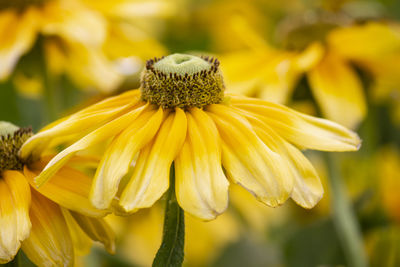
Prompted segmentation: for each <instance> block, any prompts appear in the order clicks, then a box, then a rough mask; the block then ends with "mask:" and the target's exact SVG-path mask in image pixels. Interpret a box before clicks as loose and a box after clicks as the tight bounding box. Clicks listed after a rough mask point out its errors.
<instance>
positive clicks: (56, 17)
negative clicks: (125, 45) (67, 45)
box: [41, 1, 107, 46]
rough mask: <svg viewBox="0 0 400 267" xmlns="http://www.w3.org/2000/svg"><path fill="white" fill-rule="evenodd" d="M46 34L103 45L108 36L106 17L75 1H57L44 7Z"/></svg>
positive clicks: (44, 28)
mask: <svg viewBox="0 0 400 267" xmlns="http://www.w3.org/2000/svg"><path fill="white" fill-rule="evenodd" d="M42 12H43V15H42V16H43V17H42V19H43V26H42V29H41V31H42V33H43V34H44V35H52V36H54V35H58V36H60V37H61V38H63V39H66V40H68V41H72V42H77V43H84V44H87V45H91V46H96V45H101V44H102V43H103V41H104V39H105V36H106V26H107V25H106V21H105V20H104V18H103V17H102V16H101V15H100V14H98V13H96V12H94V11H92V10H90V9H87V8H85V7H84V6H83V5H80V4H79V2H75V1H56V2H53V3H48V4H46V5H45V6H44V8H43V11H42Z"/></svg>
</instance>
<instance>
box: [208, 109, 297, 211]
mask: <svg viewBox="0 0 400 267" xmlns="http://www.w3.org/2000/svg"><path fill="white" fill-rule="evenodd" d="M207 113H208V114H209V115H210V116H211V117H212V119H213V120H214V122H215V124H216V125H217V128H218V131H219V134H220V136H221V142H222V165H223V167H224V168H225V170H226V172H227V175H228V177H230V178H231V179H232V180H233V181H234V182H235V183H238V184H240V185H242V186H243V187H244V188H246V189H247V190H248V191H250V192H251V193H253V194H254V195H255V196H256V197H257V199H259V200H260V201H262V202H264V203H266V204H267V205H269V206H273V207H275V206H277V205H279V204H282V203H284V202H285V201H286V200H287V198H288V197H289V196H290V193H291V191H292V188H293V180H292V177H291V174H290V172H289V171H288V167H287V164H286V163H285V161H284V160H283V159H282V157H281V156H280V155H279V154H278V153H275V152H273V151H272V150H271V149H270V148H269V147H268V146H266V145H265V144H264V143H263V142H262V140H261V139H260V138H259V137H258V136H257V135H256V133H255V132H254V130H253V128H252V126H251V125H250V123H249V122H248V121H247V120H246V119H245V118H244V117H242V116H241V115H239V114H237V113H236V112H235V110H234V109H232V108H230V107H228V106H225V105H210V106H209V107H207Z"/></svg>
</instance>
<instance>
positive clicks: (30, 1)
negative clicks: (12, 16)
mask: <svg viewBox="0 0 400 267" xmlns="http://www.w3.org/2000/svg"><path fill="white" fill-rule="evenodd" d="M47 1H49V0H0V10H2V9H7V8H14V9H20V10H22V9H25V8H26V7H29V6H40V5H42V4H43V3H44V2H47Z"/></svg>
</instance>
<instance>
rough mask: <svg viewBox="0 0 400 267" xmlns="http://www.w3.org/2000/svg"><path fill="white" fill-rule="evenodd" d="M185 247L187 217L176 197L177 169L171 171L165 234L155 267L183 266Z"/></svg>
mask: <svg viewBox="0 0 400 267" xmlns="http://www.w3.org/2000/svg"><path fill="white" fill-rule="evenodd" d="M184 245H185V217H184V213H183V210H182V209H181V207H179V205H178V202H177V201H176V197H175V169H174V165H172V167H171V170H170V186H169V191H168V196H167V204H166V208H165V217H164V233H163V239H162V243H161V246H160V248H159V249H158V252H157V254H156V257H155V258H154V261H153V267H167V266H168V267H178V266H182V262H183V257H184V252H183V250H184Z"/></svg>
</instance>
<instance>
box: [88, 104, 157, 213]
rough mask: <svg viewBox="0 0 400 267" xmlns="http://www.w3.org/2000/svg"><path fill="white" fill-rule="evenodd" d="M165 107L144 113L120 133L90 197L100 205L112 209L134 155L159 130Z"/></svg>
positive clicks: (113, 143) (105, 156)
mask: <svg viewBox="0 0 400 267" xmlns="http://www.w3.org/2000/svg"><path fill="white" fill-rule="evenodd" d="M162 119H163V110H162V108H159V109H158V111H157V110H149V111H147V112H143V113H142V114H140V115H139V117H138V118H137V119H136V120H134V121H133V122H132V124H131V126H129V127H128V128H127V129H126V130H124V131H123V132H122V133H121V134H119V135H118V136H116V137H115V138H114V140H113V141H112V143H111V144H110V146H109V147H108V148H107V151H106V152H105V153H104V156H103V158H102V160H101V162H100V164H99V167H98V168H97V171H96V175H95V178H94V181H93V187H92V189H91V193H90V199H91V201H92V203H93V205H95V206H96V207H98V208H108V207H109V206H110V204H111V201H112V199H113V198H114V197H115V195H116V194H117V192H118V185H119V182H120V181H121V178H122V177H123V176H124V175H125V174H126V173H127V172H128V169H129V166H130V164H131V162H132V159H133V157H134V156H135V155H136V153H138V151H139V150H140V149H142V148H143V147H144V146H145V145H146V144H147V143H148V142H150V141H151V139H153V137H154V135H155V134H156V133H157V131H158V129H159V127H160V124H161V121H162Z"/></svg>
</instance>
